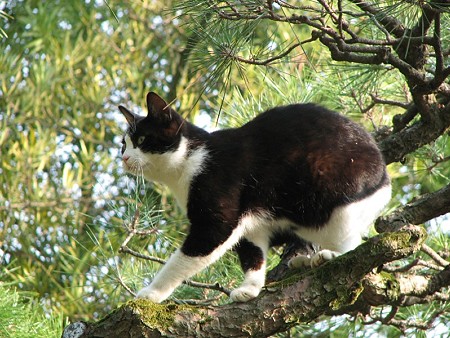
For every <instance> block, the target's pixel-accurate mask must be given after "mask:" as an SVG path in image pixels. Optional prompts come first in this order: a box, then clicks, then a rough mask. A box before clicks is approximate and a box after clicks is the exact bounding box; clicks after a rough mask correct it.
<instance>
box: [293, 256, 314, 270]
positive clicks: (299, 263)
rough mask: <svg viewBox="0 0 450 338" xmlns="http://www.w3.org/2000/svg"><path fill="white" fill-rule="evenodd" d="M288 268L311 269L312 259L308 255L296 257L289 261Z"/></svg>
mask: <svg viewBox="0 0 450 338" xmlns="http://www.w3.org/2000/svg"><path fill="white" fill-rule="evenodd" d="M288 267H289V268H290V269H298V268H304V267H311V257H310V256H306V255H298V256H295V257H293V258H291V259H290V260H289V262H288Z"/></svg>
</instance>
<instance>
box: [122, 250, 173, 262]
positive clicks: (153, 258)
mask: <svg viewBox="0 0 450 338" xmlns="http://www.w3.org/2000/svg"><path fill="white" fill-rule="evenodd" d="M119 252H122V253H126V254H130V255H132V256H134V257H137V258H140V259H145V260H147V261H151V262H156V263H159V264H165V263H166V261H165V260H164V259H162V258H158V257H154V256H149V255H144V254H141V253H140V252H137V251H134V250H133V249H130V248H129V247H127V246H124V245H122V246H121V247H120V248H119Z"/></svg>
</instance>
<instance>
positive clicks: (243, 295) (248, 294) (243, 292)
mask: <svg viewBox="0 0 450 338" xmlns="http://www.w3.org/2000/svg"><path fill="white" fill-rule="evenodd" d="M260 291H261V289H260V288H258V287H256V286H241V287H238V288H237V289H234V290H233V291H231V294H230V298H231V300H232V301H233V302H241V303H243V302H248V301H249V300H251V299H253V298H256V297H257V296H258V295H259V292H260Z"/></svg>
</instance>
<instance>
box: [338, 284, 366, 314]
mask: <svg viewBox="0 0 450 338" xmlns="http://www.w3.org/2000/svg"><path fill="white" fill-rule="evenodd" d="M363 291H364V287H363V286H362V285H361V283H357V284H356V285H355V286H353V287H352V288H349V289H348V288H346V287H340V288H338V289H336V294H337V298H335V299H333V300H332V301H331V302H330V308H331V309H332V310H339V309H340V308H342V307H344V306H349V305H352V304H354V303H355V302H356V300H357V299H358V297H359V295H360V294H361V293H362V292H363Z"/></svg>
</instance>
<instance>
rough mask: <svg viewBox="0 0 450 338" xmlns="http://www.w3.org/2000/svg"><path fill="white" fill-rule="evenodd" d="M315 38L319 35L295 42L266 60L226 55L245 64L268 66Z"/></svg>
mask: <svg viewBox="0 0 450 338" xmlns="http://www.w3.org/2000/svg"><path fill="white" fill-rule="evenodd" d="M314 40H317V37H314V36H313V37H311V38H310V39H308V40H305V41H302V42H298V43H295V44H293V45H292V46H290V47H289V48H287V49H286V50H285V51H284V52H282V53H280V54H278V55H276V56H273V57H271V58H268V59H266V60H256V59H245V58H243V57H240V56H236V55H231V54H228V55H226V56H227V57H230V58H232V59H233V60H235V61H238V62H241V63H245V64H250V65H257V66H267V65H268V64H270V63H273V62H274V61H277V60H280V59H282V58H284V57H285V56H287V55H288V54H289V53H291V52H292V51H293V50H294V49H295V48H297V47H299V46H301V45H303V44H305V43H308V42H311V41H314Z"/></svg>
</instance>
